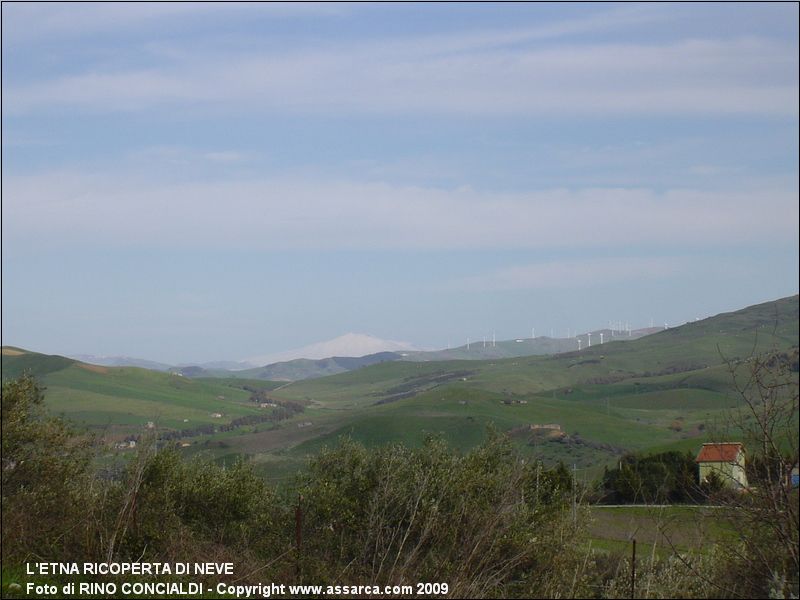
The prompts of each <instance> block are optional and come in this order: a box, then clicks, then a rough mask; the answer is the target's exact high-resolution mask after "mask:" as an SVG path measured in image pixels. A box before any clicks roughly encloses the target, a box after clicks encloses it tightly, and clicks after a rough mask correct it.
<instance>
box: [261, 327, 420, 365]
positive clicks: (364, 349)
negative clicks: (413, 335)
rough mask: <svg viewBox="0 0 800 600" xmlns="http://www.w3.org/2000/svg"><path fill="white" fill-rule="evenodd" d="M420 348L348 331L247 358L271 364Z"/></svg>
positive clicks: (361, 355)
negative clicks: (328, 338)
mask: <svg viewBox="0 0 800 600" xmlns="http://www.w3.org/2000/svg"><path fill="white" fill-rule="evenodd" d="M415 350H419V349H418V348H416V347H414V346H413V345H412V344H409V343H408V342H398V341H394V340H383V339H381V338H378V337H375V336H373V335H369V334H365V333H346V334H344V335H340V336H339V337H336V338H333V339H332V340H326V341H324V342H317V343H315V344H310V345H308V346H303V347H302V348H295V349H293V350H286V351H284V352H276V353H272V354H266V355H262V356H254V357H250V358H247V359H246V362H248V363H251V364H254V365H271V364H275V363H281V362H288V361H291V360H295V359H298V358H300V359H307V360H320V359H323V358H331V357H363V356H367V355H372V354H378V353H381V352H406V351H415Z"/></svg>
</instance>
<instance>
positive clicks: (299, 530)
mask: <svg viewBox="0 0 800 600" xmlns="http://www.w3.org/2000/svg"><path fill="white" fill-rule="evenodd" d="M302 502H303V495H302V494H300V495H298V497H297V508H296V509H295V511H294V544H295V560H296V563H295V570H296V574H297V578H298V583H299V580H300V552H301V547H302V544H303V506H302Z"/></svg>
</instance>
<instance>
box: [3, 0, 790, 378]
mask: <svg viewBox="0 0 800 600" xmlns="http://www.w3.org/2000/svg"><path fill="white" fill-rule="evenodd" d="M2 11H3V32H2V33H3V38H2V44H3V86H2V87H3V89H2V92H3V94H2V98H3V99H2V102H3V139H2V145H3V173H2V175H3V210H2V213H3V214H2V216H3V227H2V234H3V239H2V250H3V264H2V267H3V269H2V271H3V275H2V296H3V302H2V303H3V306H2V309H3V336H2V337H3V344H11V345H16V346H22V347H26V348H29V349H32V350H37V351H42V352H48V353H58V354H73V355H74V354H95V355H106V356H113V355H120V356H132V357H140V358H145V359H149V360H154V361H160V362H164V363H171V364H174V363H185V362H209V361H217V360H241V359H243V358H245V357H248V356H259V355H268V354H273V353H277V352H280V351H283V350H286V349H289V348H297V347H302V346H306V345H308V344H312V343H315V342H320V341H322V340H327V339H330V338H334V337H337V336H339V335H342V334H343V333H345V332H353V331H355V332H363V333H368V334H371V335H374V336H377V337H380V338H383V339H389V340H400V341H403V342H408V343H411V344H414V345H415V346H419V347H423V348H444V347H446V346H447V345H453V346H458V345H461V344H463V343H465V342H466V338H467V337H468V336H469V337H471V338H472V339H473V340H476V339H480V338H481V336H482V335H489V336H490V335H491V334H492V332H496V335H497V338H498V339H513V338H516V337H527V336H529V335H530V332H531V328H532V327H535V328H536V331H537V334H541V335H550V332H551V330H552V331H553V333H554V334H555V335H556V337H563V336H564V335H565V334H566V332H567V329H570V330H572V331H575V330H582V331H585V330H590V329H596V328H598V327H603V326H605V324H606V323H607V322H608V321H623V322H625V321H627V322H629V323H630V324H631V326H633V327H646V326H648V325H649V323H650V321H651V319H652V320H653V322H654V324H655V325H657V326H658V325H662V324H663V323H665V322H666V323H669V324H670V325H673V324H674V325H679V324H682V323H684V322H686V321H691V320H693V319H695V318H704V317H707V316H712V315H715V314H718V313H720V312H727V311H731V310H737V309H740V308H744V307H745V306H748V305H752V304H758V303H761V302H765V301H769V300H775V299H778V298H782V297H786V296H791V295H794V294H796V293H797V292H798V263H799V262H800V261H799V260H798V166H797V165H798V154H799V153H798V6H797V5H796V4H789V5H785V4H769V5H762V4H759V5H755V4H742V5H739V4H731V5H728V4H726V5H661V4H657V5H653V4H644V5H627V4H626V5H621V4H592V5H583V4H581V5H572V4H567V5H556V4H544V5H543V4H534V5H527V4H525V5H493V4H486V5H484V4H479V5H473V4H468V5H450V4H446V5H409V4H402V5H348V4H335V5H329V4H325V5H311V4H302V5H274V4H272V5H260V4H255V5H253V4H248V5H242V4H227V5H226V4H199V5H196V4H168V3H166V4H69V3H66V4H39V5H37V4H4V5H3V7H2Z"/></svg>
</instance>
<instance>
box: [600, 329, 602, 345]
mask: <svg viewBox="0 0 800 600" xmlns="http://www.w3.org/2000/svg"><path fill="white" fill-rule="evenodd" d="M600 345H601V346H602V345H603V332H602V331H601V332H600Z"/></svg>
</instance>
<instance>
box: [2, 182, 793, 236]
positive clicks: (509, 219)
mask: <svg viewBox="0 0 800 600" xmlns="http://www.w3.org/2000/svg"><path fill="white" fill-rule="evenodd" d="M3 216H4V222H5V224H6V228H7V229H6V231H7V232H8V235H10V236H12V237H13V238H14V239H16V240H18V241H20V240H30V239H33V238H37V237H42V238H44V239H46V240H47V239H49V240H51V241H56V242H58V241H67V240H71V241H73V242H79V243H85V242H87V241H90V240H91V241H95V242H98V243H108V244H113V245H118V244H134V245H138V244H159V245H164V246H182V245H188V246H197V247H205V248H209V247H214V246H241V247H248V248H285V249H296V248H305V249H310V248H358V249H375V248H417V249H443V248H445V249H446V248H464V249H466V248H476V249H477V248H547V247H559V248H564V247H582V248H587V247H620V246H628V245H632V244H645V245H646V244H654V245H658V244H670V245H675V244H692V245H699V246H711V245H715V244H716V245H718V244H737V243H748V242H759V243H772V242H777V243H790V242H795V243H796V240H797V221H798V195H797V190H796V186H795V188H794V189H793V188H791V187H787V186H785V185H780V184H776V185H774V186H772V187H770V186H767V185H764V186H761V187H759V188H758V190H741V189H740V190H738V191H714V192H710V191H698V190H691V189H673V190H669V191H666V192H661V193H659V192H655V191H653V190H649V189H624V188H592V189H589V188H587V189H577V190H570V189H548V190H532V191H530V192H524V193H523V192H520V193H500V192H492V191H486V190H473V189H470V188H455V189H442V188H432V187H413V186H402V185H389V184H385V183H375V182H359V181H335V180H331V181H308V180H302V179H288V178H271V179H249V180H236V181H230V180H225V179H217V180H211V181H203V182H181V183H172V182H153V181H151V180H149V179H148V178H147V177H142V178H137V177H133V176H130V175H124V174H115V175H103V176H99V175H88V174H86V173H81V172H68V171H56V172H50V173H47V174H39V175H35V176H34V175H31V176H9V177H7V178H6V181H5V187H4V215H3Z"/></svg>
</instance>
